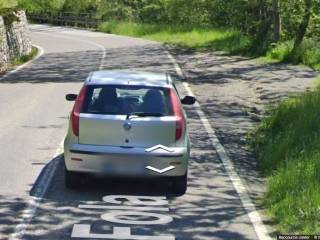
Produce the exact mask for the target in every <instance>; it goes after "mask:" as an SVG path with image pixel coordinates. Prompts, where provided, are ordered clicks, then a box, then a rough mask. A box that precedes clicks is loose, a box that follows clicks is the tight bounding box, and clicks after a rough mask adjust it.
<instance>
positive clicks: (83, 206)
mask: <svg viewBox="0 0 320 240" xmlns="http://www.w3.org/2000/svg"><path fill="white" fill-rule="evenodd" d="M78 208H84V209H103V210H133V211H160V212H169V210H170V209H169V208H161V207H160V208H159V207H134V206H104V205H94V204H90V205H89V204H80V205H79V206H78Z"/></svg>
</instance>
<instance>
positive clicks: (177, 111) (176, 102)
mask: <svg viewBox="0 0 320 240" xmlns="http://www.w3.org/2000/svg"><path fill="white" fill-rule="evenodd" d="M170 96H171V102H172V108H173V113H174V115H175V116H176V118H177V121H176V140H179V139H180V138H181V137H182V135H183V133H184V131H185V128H186V120H185V118H184V114H183V112H182V106H181V103H180V99H179V97H178V95H177V93H176V91H175V90H174V89H173V88H172V89H171V90H170Z"/></svg>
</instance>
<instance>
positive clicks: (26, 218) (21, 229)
mask: <svg viewBox="0 0 320 240" xmlns="http://www.w3.org/2000/svg"><path fill="white" fill-rule="evenodd" d="M63 141H64V138H63V140H62V141H61V142H60V144H59V147H58V149H57V150H56V152H55V154H54V155H53V157H52V159H53V162H52V163H51V165H49V166H48V168H47V169H45V171H44V173H43V176H42V177H41V179H40V181H39V183H38V186H37V189H36V190H35V194H34V195H35V196H32V197H31V199H30V200H29V201H28V203H27V207H26V208H25V209H24V210H23V211H22V215H21V220H20V223H19V224H18V225H17V226H16V227H15V230H14V233H12V234H11V236H10V238H9V240H18V239H22V238H23V236H24V234H25V232H26V230H27V227H28V225H29V223H30V222H31V220H32V218H33V216H34V215H35V213H36V211H37V209H38V208H39V206H40V204H41V201H42V199H43V197H44V195H45V194H46V192H47V191H48V189H49V186H50V184H51V182H52V179H53V176H54V173H55V172H56V170H57V168H58V165H59V161H58V160H57V159H56V158H57V157H58V156H59V155H60V154H61V153H62V152H63ZM54 160H55V161H54ZM49 164H50V163H49Z"/></svg>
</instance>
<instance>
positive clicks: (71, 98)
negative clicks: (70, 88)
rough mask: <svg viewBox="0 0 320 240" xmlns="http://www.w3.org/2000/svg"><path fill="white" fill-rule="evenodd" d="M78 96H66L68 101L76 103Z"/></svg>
mask: <svg viewBox="0 0 320 240" xmlns="http://www.w3.org/2000/svg"><path fill="white" fill-rule="evenodd" d="M77 97H78V95H77V94H67V95H66V100H67V101H75V100H76V99H77Z"/></svg>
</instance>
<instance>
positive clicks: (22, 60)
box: [0, 47, 39, 74]
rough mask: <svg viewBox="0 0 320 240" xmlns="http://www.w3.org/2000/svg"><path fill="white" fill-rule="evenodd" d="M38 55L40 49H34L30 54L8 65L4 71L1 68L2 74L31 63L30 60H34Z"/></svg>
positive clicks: (15, 59)
mask: <svg viewBox="0 0 320 240" xmlns="http://www.w3.org/2000/svg"><path fill="white" fill-rule="evenodd" d="M38 53H39V50H38V48H36V47H32V51H31V53H30V54H28V55H24V56H21V57H17V58H14V59H12V61H11V62H10V63H9V64H8V66H6V68H5V69H2V68H1V66H0V74H1V73H3V72H6V71H8V69H9V70H10V69H12V68H14V67H17V66H19V65H22V64H24V63H26V62H29V61H30V60H32V59H34V58H35V57H36V56H37V55H38Z"/></svg>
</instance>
